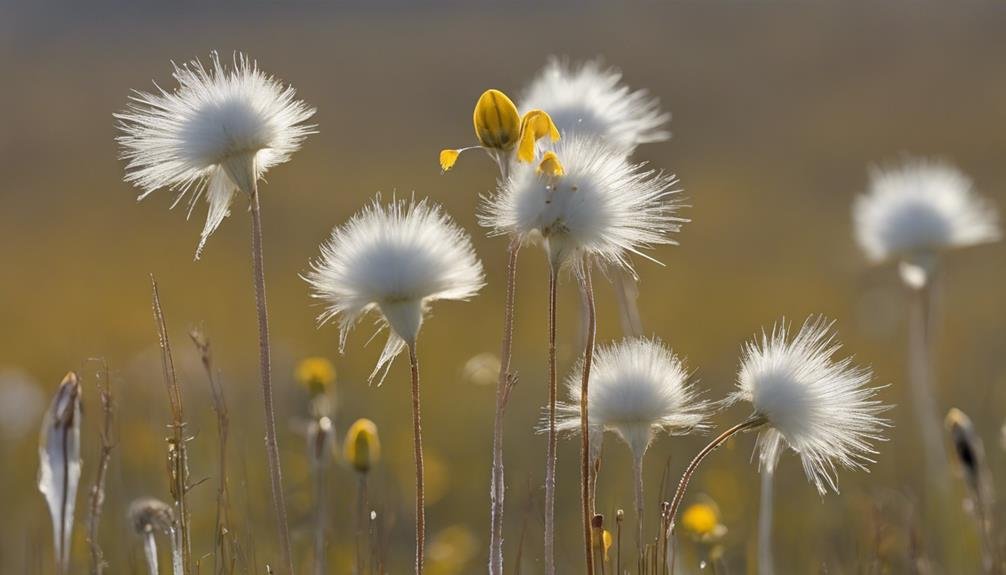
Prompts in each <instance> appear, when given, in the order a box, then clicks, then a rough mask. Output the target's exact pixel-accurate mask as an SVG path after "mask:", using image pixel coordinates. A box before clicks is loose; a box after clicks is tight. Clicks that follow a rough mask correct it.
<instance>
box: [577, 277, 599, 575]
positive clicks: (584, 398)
mask: <svg viewBox="0 0 1006 575" xmlns="http://www.w3.org/2000/svg"><path fill="white" fill-rule="evenodd" d="M580 283H581V287H582V291H583V296H584V315H585V318H584V325H585V326H586V333H587V341H586V343H585V345H584V348H583V375H582V377H581V379H580V503H581V505H582V506H583V530H584V544H585V546H586V547H585V550H586V560H587V575H593V573H594V554H593V549H592V545H591V542H592V536H591V526H590V522H591V520H592V519H593V518H594V509H593V507H592V505H591V500H592V497H591V491H592V490H591V480H590V416H589V412H588V405H589V401H588V392H589V388H590V367H591V364H592V363H593V360H594V337H595V334H596V332H597V318H596V314H595V310H594V286H593V285H592V284H591V280H590V262H589V261H588V262H585V263H584V265H583V269H582V271H581V273H580Z"/></svg>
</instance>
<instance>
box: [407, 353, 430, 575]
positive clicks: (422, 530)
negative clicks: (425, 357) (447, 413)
mask: <svg viewBox="0 0 1006 575" xmlns="http://www.w3.org/2000/svg"><path fill="white" fill-rule="evenodd" d="M409 364H410V365H411V367H412V439H413V442H414V446H415V458H416V575H420V573H422V572H423V551H424V546H425V544H426V502H425V500H424V497H425V490H424V488H423V426H422V413H421V411H420V406H419V359H418V358H417V357H416V342H415V341H411V342H409Z"/></svg>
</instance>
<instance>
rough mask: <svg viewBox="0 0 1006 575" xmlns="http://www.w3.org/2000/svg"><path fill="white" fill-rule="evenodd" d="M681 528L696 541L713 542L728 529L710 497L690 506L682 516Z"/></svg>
mask: <svg viewBox="0 0 1006 575" xmlns="http://www.w3.org/2000/svg"><path fill="white" fill-rule="evenodd" d="M681 527H682V529H684V531H685V532H686V533H688V534H689V535H691V536H692V537H693V538H694V539H696V540H698V541H702V542H711V541H715V540H716V539H719V538H721V537H722V536H723V535H725V534H726V531H727V528H726V527H725V526H723V525H722V524H721V523H720V510H719V507H717V506H716V503H715V502H714V501H713V500H712V499H709V498H708V497H703V498H701V499H700V501H698V502H696V503H693V504H691V505H689V506H688V507H687V508H685V511H684V513H682V514H681Z"/></svg>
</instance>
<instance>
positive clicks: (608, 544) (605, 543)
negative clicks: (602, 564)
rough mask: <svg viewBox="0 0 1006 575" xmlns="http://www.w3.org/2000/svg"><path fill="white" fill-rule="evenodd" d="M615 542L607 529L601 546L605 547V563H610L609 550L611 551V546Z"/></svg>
mask: <svg viewBox="0 0 1006 575" xmlns="http://www.w3.org/2000/svg"><path fill="white" fill-rule="evenodd" d="M613 542H614V539H612V537H611V531H608V530H607V529H605V530H604V532H603V533H602V534H601V545H603V546H604V560H605V561H608V549H611V545H612V543H613Z"/></svg>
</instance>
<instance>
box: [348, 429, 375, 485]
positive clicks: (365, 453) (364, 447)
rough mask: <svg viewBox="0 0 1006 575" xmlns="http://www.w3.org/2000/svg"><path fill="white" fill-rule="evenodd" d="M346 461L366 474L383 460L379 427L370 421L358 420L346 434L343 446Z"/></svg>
mask: <svg viewBox="0 0 1006 575" xmlns="http://www.w3.org/2000/svg"><path fill="white" fill-rule="evenodd" d="M343 455H344V456H345V458H346V461H348V462H349V464H350V465H352V466H353V469H356V470H357V471H359V472H360V473H366V472H368V471H370V469H371V468H372V467H373V466H374V465H376V464H377V461H378V460H379V459H380V458H381V441H380V440H379V439H378V437H377V426H376V425H374V422H373V421H371V420H369V419H357V420H356V421H355V422H353V425H351V426H350V427H349V431H348V432H347V433H346V442H345V443H344V444H343Z"/></svg>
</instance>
